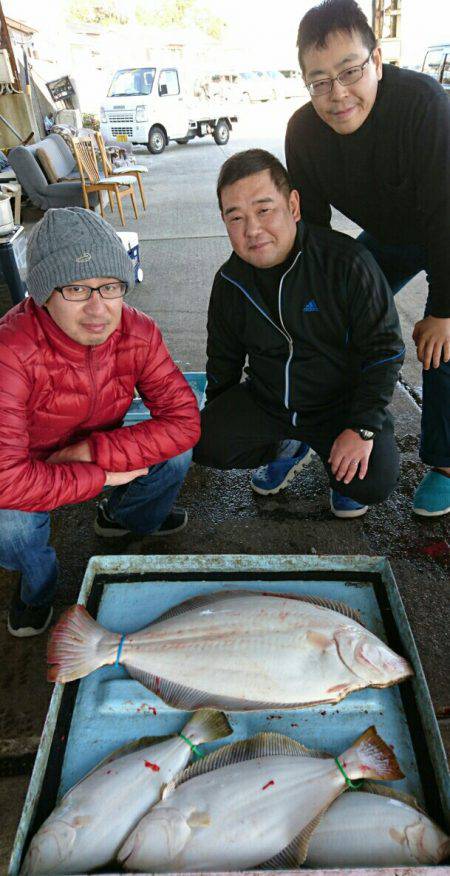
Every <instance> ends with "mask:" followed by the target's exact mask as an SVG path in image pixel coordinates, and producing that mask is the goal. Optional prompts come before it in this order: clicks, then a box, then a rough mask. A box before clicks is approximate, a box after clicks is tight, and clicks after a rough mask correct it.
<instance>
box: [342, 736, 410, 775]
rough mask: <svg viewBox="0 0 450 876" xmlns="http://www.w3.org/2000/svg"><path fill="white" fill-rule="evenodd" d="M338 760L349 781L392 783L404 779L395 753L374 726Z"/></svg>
mask: <svg viewBox="0 0 450 876" xmlns="http://www.w3.org/2000/svg"><path fill="white" fill-rule="evenodd" d="M337 760H338V761H339V764H340V766H341V768H342V769H343V770H344V771H345V774H346V775H347V776H348V778H349V779H380V780H382V781H385V782H391V781H394V780H395V779H403V778H404V774H403V773H402V771H401V769H400V767H399V765H398V762H397V758H396V757H395V754H394V752H393V751H392V749H391V748H390V747H389V745H387V743H386V742H384V741H383V739H381V737H380V736H379V735H378V733H377V731H376V729H375V727H373V726H372V727H369V728H368V729H367V730H366V731H365V733H363V734H362V736H360V737H359V739H357V740H356V742H354V743H353V745H351V746H350V748H348V749H347V750H346V751H344V753H343V754H341V755H339V758H337Z"/></svg>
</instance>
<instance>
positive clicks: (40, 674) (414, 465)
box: [0, 103, 450, 873]
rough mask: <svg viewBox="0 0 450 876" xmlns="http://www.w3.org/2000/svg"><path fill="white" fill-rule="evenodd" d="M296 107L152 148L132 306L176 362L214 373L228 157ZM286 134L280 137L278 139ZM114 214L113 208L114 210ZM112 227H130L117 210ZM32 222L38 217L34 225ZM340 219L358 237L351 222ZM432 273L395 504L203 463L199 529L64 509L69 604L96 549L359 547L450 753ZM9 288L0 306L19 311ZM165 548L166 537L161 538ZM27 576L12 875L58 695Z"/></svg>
mask: <svg viewBox="0 0 450 876" xmlns="http://www.w3.org/2000/svg"><path fill="white" fill-rule="evenodd" d="M293 109H294V106H293V105H292V103H291V106H290V107H287V106H283V107H278V108H276V107H274V106H273V105H272V106H268V107H264V108H248V109H247V110H246V112H247V118H244V119H243V120H242V122H241V123H240V124H239V125H238V126H237V127H236V131H235V132H232V134H231V138H230V142H229V144H228V145H227V146H226V147H217V146H216V145H215V144H214V143H213V141H212V138H205V139H204V140H197V141H193V142H192V143H190V144H188V145H186V146H178V145H176V144H170V146H169V147H168V149H167V150H166V152H165V153H164V154H163V155H161V156H149V154H148V153H147V152H146V150H143V149H142V150H139V154H138V156H137V158H138V160H139V161H140V162H141V161H143V162H144V163H146V164H147V165H148V167H149V173H148V175H147V176H146V177H145V178H144V184H145V188H146V194H147V199H148V205H149V206H148V210H147V212H146V213H143V211H142V207H139V212H140V218H139V220H138V222H135V220H134V219H132V218H131V214H130V210H129V208H128V207H127V210H126V218H127V224H126V227H127V230H130V231H133V230H137V231H138V233H139V237H140V248H141V261H142V267H143V270H144V282H143V283H142V284H141V285H140V286H139V287H138V288H137V289H136V291H135V292H133V293H132V294H131V295H130V303H131V304H134V305H135V306H137V307H139V308H140V309H142V310H144V311H145V312H147V313H149V314H151V315H152V316H153V317H154V318H155V319H156V320H157V322H158V323H159V325H160V327H161V329H162V331H163V333H164V336H165V339H166V342H167V344H168V346H169V349H170V350H171V352H172V355H173V357H174V359H175V360H176V361H177V363H178V364H179V365H180V367H181V368H183V370H203V369H204V362H205V352H204V351H205V339H206V333H205V319H206V308H207V303H208V297H209V292H210V288H211V283H212V278H213V275H214V273H215V271H216V270H217V268H218V267H219V265H220V263H221V262H222V261H223V260H224V259H225V258H226V257H227V255H228V253H229V244H228V240H227V238H226V235H225V233H224V229H223V226H222V223H221V220H220V217H219V215H218V212H217V207H216V203H215V195H214V190H215V180H216V176H217V172H218V170H219V167H220V165H221V163H222V162H223V160H224V159H225V158H226V157H227V156H228V155H231V154H232V153H233V152H235V151H238V150H239V149H243V148H249V147H250V146H254V145H258V146H262V147H264V148H268V149H270V150H271V151H273V152H275V153H276V154H278V155H279V157H280V158H282V157H283V131H284V124H285V120H286V118H287V116H288V115H289V112H292V111H293ZM269 131H272V132H273V131H277V132H279V135H278V134H277V136H275V135H272V136H270V135H269V134H268V132H269ZM107 216H108V218H109V215H108V214H107ZM112 222H113V224H114V225H115V227H116V228H117V229H118V230H119V229H120V222H119V220H118V216H117V213H115V214H113V215H112ZM26 224H27V223H26ZM335 227H337V228H339V229H340V230H346V231H348V232H349V233H352V234H355V233H356V231H357V230H356V228H355V226H352V225H351V224H350V223H348V221H347V220H346V219H344V217H341V216H336V217H335ZM425 297H426V284H425V279H424V275H420V276H419V277H418V278H416V279H415V280H414V281H412V282H411V283H410V284H409V285H408V287H406V288H405V289H404V290H403V291H402V292H401V293H400V295H399V296H398V299H397V300H398V307H399V312H400V315H401V320H402V326H403V330H404V336H405V341H406V344H407V361H406V363H405V366H404V368H403V374H402V383H401V384H399V385H398V386H397V389H396V392H395V396H394V400H393V404H392V411H393V414H394V417H395V421H396V436H397V441H398V446H399V449H400V453H401V477H400V482H399V485H398V488H397V490H396V491H395V493H394V494H393V495H392V496H391V498H390V499H389V500H388V501H387V502H385V503H384V504H383V505H381V506H378V507H374V508H372V509H370V510H369V512H368V514H367V515H366V516H365V517H364V518H361V519H359V520H353V521H342V520H337V519H336V518H334V517H333V516H332V515H331V513H330V510H329V495H328V486H327V480H326V478H325V475H324V472H323V470H322V466H321V464H320V462H319V460H318V459H317V458H315V459H314V460H313V462H312V463H311V464H310V465H309V466H308V467H307V469H306V470H305V471H304V472H303V473H302V475H301V476H299V477H298V478H297V479H296V480H295V481H294V482H293V483H292V484H291V485H290V486H289V488H288V489H287V490H286V491H285V492H284V493H282V494H280V495H278V496H270V497H267V498H264V497H261V496H257V495H255V494H254V493H253V492H252V491H251V490H250V487H249V474H248V473H247V472H238V471H233V472H226V473H225V472H218V471H214V470H206V469H201V468H198V467H196V466H193V467H192V469H191V470H190V472H189V474H188V477H187V480H186V483H185V485H184V487H183V491H182V495H181V500H182V504H183V505H184V506H185V507H186V508H187V509H188V512H189V526H188V527H187V528H186V529H185V530H183V531H182V532H181V533H179V534H178V535H176V536H172V538H170V539H169V538H167V539H158V540H155V539H153V541H152V539H151V537H147V538H145V539H142V540H141V539H134V538H131V537H130V538H128V539H123V540H119V541H118V542H116V541H115V540H114V544H110V543H109V542H107V541H105V540H103V539H101V538H99V537H97V536H96V535H95V534H94V532H93V529H92V521H93V517H94V515H95V507H96V502H95V501H92V502H89V503H86V504H83V505H75V506H69V507H67V508H63V509H59V510H57V511H56V512H54V514H53V515H52V542H53V544H54V545H55V547H56V549H57V553H58V556H59V559H60V565H61V586H60V590H59V593H58V598H57V602H56V612H57V613H59V611H60V610H61V609H62V608H63V607H65V606H67V605H69V604H71V603H72V602H73V601H75V600H76V598H77V595H78V590H79V587H80V584H81V581H82V578H83V575H84V572H85V568H86V564H87V562H88V560H89V558H90V557H91V556H92V555H95V554H114V553H128V554H145V555H151V554H152V553H159V554H174V553H180V554H186V553H193V554H196V553H199V554H205V553H218V554H223V553H227V554H229V553H242V554H259V553H260V554H266V553H271V554H293V553H298V554H317V555H321V554H345V555H358V554H370V555H383V556H386V557H388V558H389V560H390V562H391V565H392V568H393V571H394V574H395V577H396V581H397V584H398V587H399V589H400V592H401V595H402V599H403V601H404V605H405V608H406V611H407V615H408V618H409V622H410V625H411V627H412V630H413V633H414V636H415V639H416V642H417V646H418V649H419V653H420V656H421V660H422V664H423V667H424V671H425V675H426V678H427V682H428V685H429V688H430V693H431V696H432V700H433V704H434V709H435V712H436V715H437V717H438V719H439V724H440V728H441V732H442V736H443V739H444V743H445V745H446V750H447V753H449V752H450V694H449V684H448V678H449V669H450V661H449V655H448V647H447V641H448V630H449V628H450V611H449V599H448V594H449V578H450V553H449V541H450V537H449V523H450V520H449V517H448V516H447V517H446V518H440V519H439V518H437V519H420V518H417V517H415V516H414V515H413V514H412V511H411V501H412V496H413V493H414V490H415V487H416V486H417V484H418V483H419V481H420V479H421V477H422V475H423V472H424V467H423V466H422V464H421V462H420V460H419V458H418V434H419V428H420V406H419V404H418V402H420V366H419V365H418V363H417V361H416V358H415V349H414V345H413V344H412V341H411V330H412V326H413V325H414V323H415V321H416V320H417V319H419V318H420V317H421V315H422V311H423V306H424V301H425ZM8 303H9V302H8V297H7V294H6V293H5V290H3V294H2V296H1V298H0V305H3V311H4V309H5V308H6V307H7V306H8ZM155 542H156V543H155ZM15 580H16V577H15V575H14V573H10V572H6V571H4V570H0V584H1V588H0V613H1V618H2V625H1V627H0V659H1V665H2V672H1V682H0V685H1V692H2V706H3V708H2V712H1V716H0V809H1V810H2V812H4V813H5V816H4V817H3V819H2V825H1V828H0V873H3V872H6V866H7V859H8V856H9V852H10V849H11V844H12V841H13V838H14V833H15V829H16V826H17V821H18V818H19V816H20V811H21V808H22V805H23V800H24V797H25V793H26V788H27V783H28V778H29V774H30V772H31V768H32V761H33V755H34V753H35V751H36V749H37V746H38V742H39V736H40V733H41V730H42V726H43V721H44V718H45V714H46V711H47V707H48V702H49V698H50V695H51V690H52V688H51V685H49V684H48V683H47V682H46V680H45V648H46V641H45V636H43V637H37V638H36V639H33V640H28V641H26V640H25V641H20V640H15V639H13V638H12V637H11V636H9V635H8V634H7V632H6V629H5V620H6V612H7V607H8V603H9V599H10V596H11V593H12V590H13V587H14V583H15Z"/></svg>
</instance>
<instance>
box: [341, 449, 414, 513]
mask: <svg viewBox="0 0 450 876" xmlns="http://www.w3.org/2000/svg"><path fill="white" fill-rule="evenodd" d="M399 475H400V471H399V466H398V464H397V462H396V460H392V461H391V464H390V465H389V467H387V468H385V469H383V472H382V473H381V472H380V473H377V472H371V473H370V475H366V477H365V478H363V479H362V481H361V480H359V478H357V477H355V478H354V479H353V481H351V482H350V483H349V484H345V486H344V485H342V490H341V492H342V493H344V494H345V495H346V496H350V498H352V499H355V500H356V501H357V502H361V503H362V504H363V505H378V504H379V503H380V502H385V501H386V499H388V498H389V496H390V495H391V493H392V492H393V491H394V490H395V488H396V486H397V484H398V479H399ZM336 489H337V490H338V492H339V491H340V487H339V486H337V487H336Z"/></svg>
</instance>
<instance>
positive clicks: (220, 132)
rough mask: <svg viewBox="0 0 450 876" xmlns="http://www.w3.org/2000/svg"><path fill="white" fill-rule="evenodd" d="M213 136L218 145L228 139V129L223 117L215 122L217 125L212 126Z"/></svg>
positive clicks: (222, 144) (223, 143) (226, 141)
mask: <svg viewBox="0 0 450 876" xmlns="http://www.w3.org/2000/svg"><path fill="white" fill-rule="evenodd" d="M213 137H214V140H215V141H216V143H217V145H218V146H225V143H228V140H229V139H230V129H229V127H228V125H227V123H226V122H225V121H224V120H223V119H220V120H219V121H218V122H217V125H216V127H215V128H214V132H213Z"/></svg>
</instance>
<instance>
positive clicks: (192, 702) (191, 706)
mask: <svg viewBox="0 0 450 876" xmlns="http://www.w3.org/2000/svg"><path fill="white" fill-rule="evenodd" d="M124 665H125V667H126V669H127V670H128V672H129V674H130V675H131V677H132V678H135V679H136V681H139V682H140V683H141V684H143V685H144V687H146V688H147V689H148V690H151V691H153V693H154V694H156V696H157V697H160V698H161V699H162V700H163V701H164V702H165V703H167V704H168V705H169V706H173V707H174V708H175V709H181V710H182V711H186V712H195V711H197V710H199V709H216V710H217V711H219V712H220V711H222V710H224V709H225V710H228V711H233V710H235V709H242V701H241V700H235V699H231V698H230V697H221V696H217V695H216V694H213V693H211V692H210V691H205V690H198V689H197V688H194V687H187V686H186V685H184V684H178V682H174V681H170V680H168V679H167V678H161V677H160V676H156V675H152V674H151V673H150V672H144V671H142V670H140V669H135V667H134V666H129V665H128V663H126V662H125V664H124ZM249 708H251V706H249ZM255 708H256V706H255ZM261 708H264V707H263V706H262V707H261Z"/></svg>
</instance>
